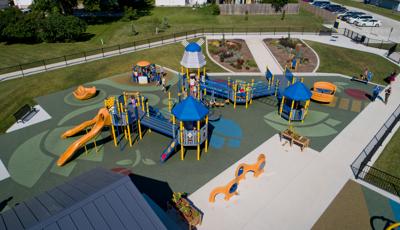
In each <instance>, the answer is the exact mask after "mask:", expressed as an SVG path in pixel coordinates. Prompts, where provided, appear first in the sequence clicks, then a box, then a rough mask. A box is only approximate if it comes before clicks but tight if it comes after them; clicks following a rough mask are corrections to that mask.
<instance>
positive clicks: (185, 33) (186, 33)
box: [185, 31, 187, 39]
mask: <svg viewBox="0 0 400 230" xmlns="http://www.w3.org/2000/svg"><path fill="white" fill-rule="evenodd" d="M185 34H186V39H187V31H186V32H185Z"/></svg>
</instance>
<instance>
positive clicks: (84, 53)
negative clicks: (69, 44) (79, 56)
mask: <svg viewBox="0 0 400 230" xmlns="http://www.w3.org/2000/svg"><path fill="white" fill-rule="evenodd" d="M83 55H84V56H85V62H86V61H87V59H86V51H85V52H83Z"/></svg>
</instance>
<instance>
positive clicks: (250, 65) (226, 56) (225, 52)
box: [208, 39, 259, 72]
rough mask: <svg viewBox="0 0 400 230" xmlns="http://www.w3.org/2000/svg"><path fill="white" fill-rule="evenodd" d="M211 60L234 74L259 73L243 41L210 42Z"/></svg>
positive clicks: (223, 40) (222, 40)
mask: <svg viewBox="0 0 400 230" xmlns="http://www.w3.org/2000/svg"><path fill="white" fill-rule="evenodd" d="M208 51H209V53H210V55H211V58H212V59H214V60H215V61H216V62H218V63H219V64H221V65H222V66H224V67H226V68H228V69H229V70H232V71H234V72H259V69H258V66H257V63H256V62H255V61H254V58H253V55H252V54H251V52H250V50H249V48H248V47H247V45H246V42H245V41H244V40H241V39H232V40H231V39H229V40H226V39H221V40H208Z"/></svg>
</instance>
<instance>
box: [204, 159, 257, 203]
mask: <svg viewBox="0 0 400 230" xmlns="http://www.w3.org/2000/svg"><path fill="white" fill-rule="evenodd" d="M264 167H265V155H264V154H260V155H259V156H258V158H257V162H256V163H254V164H245V163H242V164H240V165H239V166H238V167H237V168H236V172H235V178H234V179H233V180H231V181H230V182H229V183H228V184H226V185H225V186H220V187H216V188H215V189H213V190H212V191H211V193H210V197H209V198H208V201H209V202H210V203H214V202H215V197H216V196H217V195H218V194H220V193H222V194H224V195H225V198H224V199H225V200H229V199H230V198H231V197H232V196H234V195H238V194H239V193H238V192H237V189H238V186H239V183H240V181H241V180H244V179H246V174H247V173H248V172H250V171H251V172H253V176H254V177H258V176H259V175H260V174H261V173H263V172H264Z"/></svg>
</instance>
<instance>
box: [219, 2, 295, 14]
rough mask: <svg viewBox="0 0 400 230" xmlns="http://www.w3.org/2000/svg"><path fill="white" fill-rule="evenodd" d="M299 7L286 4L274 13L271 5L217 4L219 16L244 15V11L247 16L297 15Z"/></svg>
mask: <svg viewBox="0 0 400 230" xmlns="http://www.w3.org/2000/svg"><path fill="white" fill-rule="evenodd" d="M299 9H300V5H299V4H298V3H289V4H286V5H285V6H284V7H283V8H282V10H281V11H278V12H276V11H275V8H274V7H272V5H271V4H259V3H253V4H219V10H220V11H221V15H245V14H246V11H247V12H248V14H249V15H273V14H282V11H283V10H285V13H286V14H298V13H299Z"/></svg>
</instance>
